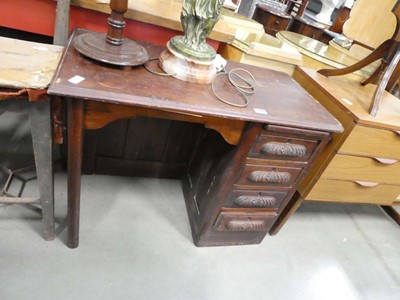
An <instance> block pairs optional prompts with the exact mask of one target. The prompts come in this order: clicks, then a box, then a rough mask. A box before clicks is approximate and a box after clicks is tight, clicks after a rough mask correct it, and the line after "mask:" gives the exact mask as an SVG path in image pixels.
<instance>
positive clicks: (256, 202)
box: [235, 195, 276, 207]
mask: <svg viewBox="0 0 400 300" xmlns="http://www.w3.org/2000/svg"><path fill="white" fill-rule="evenodd" d="M235 203H236V204H238V205H240V206H245V207H271V206H275V204H276V198H275V197H274V196H262V195H258V196H239V197H237V198H236V199H235Z"/></svg>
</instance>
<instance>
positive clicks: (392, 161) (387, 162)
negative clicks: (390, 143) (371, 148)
mask: <svg viewBox="0 0 400 300" xmlns="http://www.w3.org/2000/svg"><path fill="white" fill-rule="evenodd" d="M374 159H375V160H376V161H377V162H380V163H381V164H384V165H393V164H395V163H397V162H398V160H397V159H390V158H382V157H374Z"/></svg>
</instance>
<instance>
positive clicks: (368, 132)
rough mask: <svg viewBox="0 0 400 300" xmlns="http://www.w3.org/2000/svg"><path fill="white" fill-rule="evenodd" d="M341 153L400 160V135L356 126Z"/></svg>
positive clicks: (341, 148) (340, 150)
mask: <svg viewBox="0 0 400 300" xmlns="http://www.w3.org/2000/svg"><path fill="white" fill-rule="evenodd" d="M339 153H343V154H353V155H363V156H370V157H382V158H393V159H400V135H399V134H398V133H396V132H395V131H390V130H384V129H377V128H372V127H366V126H356V127H355V128H354V129H353V131H352V132H351V134H350V135H349V137H348V138H347V139H346V141H345V142H344V143H343V145H342V147H340V149H339Z"/></svg>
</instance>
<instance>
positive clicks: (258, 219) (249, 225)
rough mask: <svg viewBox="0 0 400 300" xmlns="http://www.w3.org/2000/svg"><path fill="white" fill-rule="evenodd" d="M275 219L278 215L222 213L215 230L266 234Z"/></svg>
mask: <svg viewBox="0 0 400 300" xmlns="http://www.w3.org/2000/svg"><path fill="white" fill-rule="evenodd" d="M275 218H276V214H271V213H242V212H238V213H232V212H221V213H220V214H219V216H218V218H217V221H216V222H215V226H214V228H215V229H216V230H218V231H231V232H251V231H253V232H254V231H260V232H266V231H268V230H269V229H270V228H271V226H272V224H273V223H274V221H275Z"/></svg>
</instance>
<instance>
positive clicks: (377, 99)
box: [369, 51, 400, 117]
mask: <svg viewBox="0 0 400 300" xmlns="http://www.w3.org/2000/svg"><path fill="white" fill-rule="evenodd" d="M399 62H400V51H397V52H396V54H395V56H394V57H393V59H392V61H391V62H390V64H389V66H388V67H387V68H386V71H385V73H384V74H383V77H382V79H381V81H380V82H379V85H378V87H377V89H376V90H375V93H374V97H373V99H372V102H371V104H370V106H369V114H370V115H371V116H373V117H375V116H376V114H377V113H378V109H379V105H380V103H381V99H382V96H383V92H384V91H385V89H386V86H387V85H388V82H389V80H390V78H391V77H392V75H393V73H394V71H395V70H396V69H397V66H398V64H399ZM396 76H397V74H396Z"/></svg>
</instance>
